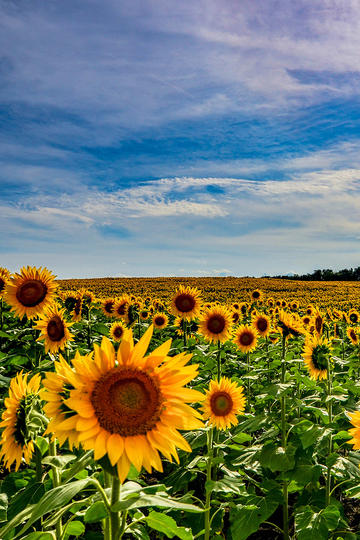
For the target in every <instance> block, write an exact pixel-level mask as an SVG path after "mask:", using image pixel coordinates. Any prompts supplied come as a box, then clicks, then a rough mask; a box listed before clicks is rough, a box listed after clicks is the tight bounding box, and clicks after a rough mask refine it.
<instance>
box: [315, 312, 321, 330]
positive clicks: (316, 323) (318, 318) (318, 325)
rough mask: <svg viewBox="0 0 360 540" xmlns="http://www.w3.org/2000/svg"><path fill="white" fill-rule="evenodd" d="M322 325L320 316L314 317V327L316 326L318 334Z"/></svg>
mask: <svg viewBox="0 0 360 540" xmlns="http://www.w3.org/2000/svg"><path fill="white" fill-rule="evenodd" d="M322 326H323V320H322V317H321V316H320V315H318V316H317V317H316V319H315V328H316V331H317V333H318V334H320V332H321V329H322Z"/></svg>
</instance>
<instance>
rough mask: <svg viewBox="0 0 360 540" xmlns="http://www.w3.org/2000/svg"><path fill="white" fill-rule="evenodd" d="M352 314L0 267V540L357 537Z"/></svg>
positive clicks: (209, 289)
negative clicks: (57, 278)
mask: <svg viewBox="0 0 360 540" xmlns="http://www.w3.org/2000/svg"><path fill="white" fill-rule="evenodd" d="M359 308H360V284H357V283H344V282H331V283H322V282H295V281H290V280H279V279H254V278H188V279H180V278H153V279H150V278H149V279H146V278H142V279H140V278H138V279H135V278H134V279H130V278H128V279H125V278H121V279H120V278H119V279H117V278H107V279H96V280H95V279H93V280H66V281H55V276H54V275H53V274H52V272H50V271H48V270H47V269H43V268H35V267H27V268H22V269H21V270H20V271H19V273H16V274H13V275H11V274H10V273H9V272H8V271H7V270H6V269H4V268H0V399H1V410H2V413H1V415H2V417H1V423H0V429H1V438H0V459H1V468H0V473H1V485H0V538H1V539H2V540H10V539H26V540H51V539H52V540H53V539H56V540H66V539H72V538H83V539H87V540H100V539H103V538H104V539H105V540H119V539H121V538H124V539H125V538H129V539H130V538H135V539H138V540H146V539H165V538H180V539H181V540H191V539H197V538H198V539H205V540H209V539H210V538H218V539H221V538H225V539H229V540H245V539H246V538H250V539H252V540H258V539H269V540H272V539H281V538H284V539H290V538H293V539H299V540H322V539H328V538H329V539H334V540H337V539H345V540H356V539H358V538H360V525H359V524H360V468H359V464H360V452H359V450H360V410H359V408H358V404H359V401H360V385H359V380H360V337H359V336H360V313H359V311H358V309H359Z"/></svg>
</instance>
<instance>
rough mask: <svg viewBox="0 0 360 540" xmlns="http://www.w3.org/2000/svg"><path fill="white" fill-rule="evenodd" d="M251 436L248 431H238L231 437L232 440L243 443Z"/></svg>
mask: <svg viewBox="0 0 360 540" xmlns="http://www.w3.org/2000/svg"><path fill="white" fill-rule="evenodd" d="M251 439H252V437H251V435H249V434H248V433H238V434H237V435H235V437H233V438H232V440H233V442H235V443H237V444H243V443H244V442H248V441H251Z"/></svg>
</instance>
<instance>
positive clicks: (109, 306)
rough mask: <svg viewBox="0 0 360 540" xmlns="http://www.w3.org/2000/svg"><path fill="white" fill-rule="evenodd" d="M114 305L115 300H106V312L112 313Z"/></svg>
mask: <svg viewBox="0 0 360 540" xmlns="http://www.w3.org/2000/svg"><path fill="white" fill-rule="evenodd" d="M113 307H114V302H112V301H111V302H106V303H105V305H104V309H105V311H106V313H112V312H113Z"/></svg>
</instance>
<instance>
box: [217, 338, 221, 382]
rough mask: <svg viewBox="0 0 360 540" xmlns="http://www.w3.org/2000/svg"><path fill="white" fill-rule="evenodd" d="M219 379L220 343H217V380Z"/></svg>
mask: <svg viewBox="0 0 360 540" xmlns="http://www.w3.org/2000/svg"><path fill="white" fill-rule="evenodd" d="M220 379H221V343H220V341H218V350H217V380H218V381H220Z"/></svg>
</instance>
